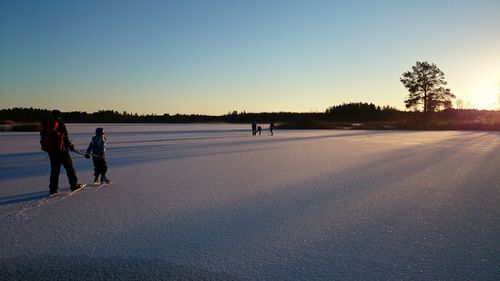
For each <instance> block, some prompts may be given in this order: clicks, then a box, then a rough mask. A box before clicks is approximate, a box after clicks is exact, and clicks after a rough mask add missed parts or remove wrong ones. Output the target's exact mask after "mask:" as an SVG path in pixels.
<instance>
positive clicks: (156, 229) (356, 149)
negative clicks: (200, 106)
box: [0, 124, 500, 280]
mask: <svg viewBox="0 0 500 281" xmlns="http://www.w3.org/2000/svg"><path fill="white" fill-rule="evenodd" d="M99 126H102V127H104V128H105V129H106V131H107V132H108V154H107V160H108V166H109V172H108V175H109V177H110V178H111V181H112V184H111V185H109V186H106V187H104V188H102V189H100V190H97V189H96V188H95V187H93V186H89V187H87V188H86V189H85V190H83V191H81V192H80V193H78V194H76V195H75V196H71V197H62V199H60V200H54V201H50V200H47V193H48V175H49V161H48V158H47V156H46V155H45V154H44V153H43V152H41V151H40V149H39V144H38V138H39V136H38V134H37V133H15V132H2V133H0V279H1V280H16V279H18V280H29V279H37V280H70V279H71V280H96V279H116V280H171V279H175V280H202V279H206V280H500V184H499V183H500V170H499V167H500V165H499V164H500V134H499V133H498V132H479V131H478V132H474V131H444V132H422V131H418V132H416V131H351V130H345V131H333V130H332V131H330V130H324V131H316V130H286V131H284V130H277V131H276V133H275V135H274V136H270V135H268V134H267V130H265V131H264V134H263V135H262V136H252V135H251V134H250V126H249V125H248V126H246V125H245V126H243V125H227V124H214V125H193V124H190V125H150V124H135V125H129V124H127V125H111V124H104V125H102V124H101V125H99ZM95 127H96V125H92V124H84V125H82V124H79V125H76V124H69V125H68V129H69V134H70V138H71V139H72V140H73V142H74V143H75V144H76V146H77V147H78V148H79V149H82V150H83V149H85V148H86V146H87V144H88V142H90V138H91V136H92V135H93V132H94V130H95ZM264 127H265V128H266V127H267V126H264ZM72 156H73V161H74V164H75V167H76V170H77V175H78V177H79V181H80V182H82V183H91V182H92V179H93V175H92V163H91V161H89V160H87V159H85V158H83V157H82V156H80V155H78V154H72ZM60 184H61V189H62V190H63V191H68V189H69V187H68V181H67V177H66V175H65V173H64V169H62V172H61V176H60Z"/></svg>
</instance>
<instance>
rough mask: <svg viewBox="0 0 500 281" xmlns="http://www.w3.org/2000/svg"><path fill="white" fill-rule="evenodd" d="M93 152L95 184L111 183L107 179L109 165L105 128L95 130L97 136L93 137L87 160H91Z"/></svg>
mask: <svg viewBox="0 0 500 281" xmlns="http://www.w3.org/2000/svg"><path fill="white" fill-rule="evenodd" d="M90 152H92V161H93V162H94V184H101V183H109V179H108V178H107V177H106V172H107V171H108V165H107V164H106V157H105V155H104V154H105V152H106V136H105V135H104V129H103V128H97V129H95V136H93V137H92V140H91V141H90V144H89V147H88V148H87V153H85V158H87V159H89V158H90Z"/></svg>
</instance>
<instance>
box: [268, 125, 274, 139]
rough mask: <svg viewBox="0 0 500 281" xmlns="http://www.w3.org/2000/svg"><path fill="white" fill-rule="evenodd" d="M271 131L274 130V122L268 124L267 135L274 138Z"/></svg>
mask: <svg viewBox="0 0 500 281" xmlns="http://www.w3.org/2000/svg"><path fill="white" fill-rule="evenodd" d="M273 130H274V122H271V124H269V133H271V136H274V133H273Z"/></svg>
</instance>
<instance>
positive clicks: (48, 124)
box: [40, 120, 64, 153]
mask: <svg viewBox="0 0 500 281" xmlns="http://www.w3.org/2000/svg"><path fill="white" fill-rule="evenodd" d="M58 129H59V122H57V121H56V120H47V121H44V122H43V123H42V131H41V132H40V144H41V146H42V150H43V151H46V152H48V153H50V152H54V151H61V150H63V149H64V133H62V132H59V130H58Z"/></svg>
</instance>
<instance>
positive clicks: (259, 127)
mask: <svg viewBox="0 0 500 281" xmlns="http://www.w3.org/2000/svg"><path fill="white" fill-rule="evenodd" d="M257 132H259V136H260V134H261V133H262V127H261V126H257Z"/></svg>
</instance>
